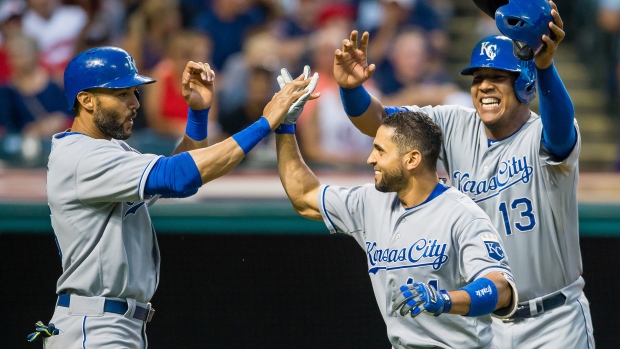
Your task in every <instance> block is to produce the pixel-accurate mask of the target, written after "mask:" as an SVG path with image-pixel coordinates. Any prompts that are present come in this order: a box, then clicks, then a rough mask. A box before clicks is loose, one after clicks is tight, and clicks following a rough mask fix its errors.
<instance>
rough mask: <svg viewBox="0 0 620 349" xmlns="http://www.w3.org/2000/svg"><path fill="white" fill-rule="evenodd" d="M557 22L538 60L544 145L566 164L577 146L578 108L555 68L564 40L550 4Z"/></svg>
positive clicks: (555, 17)
mask: <svg viewBox="0 0 620 349" xmlns="http://www.w3.org/2000/svg"><path fill="white" fill-rule="evenodd" d="M550 4H551V7H552V10H551V15H552V16H553V20H554V22H550V23H549V28H550V29H551V33H552V35H551V37H552V38H553V39H552V38H551V37H549V36H547V35H544V36H543V41H544V42H545V47H544V49H543V50H542V51H541V52H540V53H539V54H538V55H537V56H536V57H535V60H534V62H535V64H536V68H537V73H538V89H539V91H540V93H539V96H540V118H541V121H542V124H543V135H542V143H543V145H544V146H545V147H546V148H547V149H549V151H550V152H551V153H552V154H553V155H555V156H556V157H557V158H558V159H561V160H564V159H566V157H568V155H569V154H570V153H571V151H572V150H573V147H574V146H575V144H576V142H577V131H576V129H575V125H574V119H575V108H574V106H573V102H572V100H571V98H570V96H569V95H568V91H567V90H566V87H565V86H564V84H563V83H562V80H561V79H560V76H559V74H558V72H557V70H556V69H555V66H554V64H553V56H554V55H555V52H556V50H557V47H558V45H559V44H560V42H561V41H562V40H563V39H564V36H565V33H564V31H563V22H562V19H561V18H560V14H559V13H558V11H557V6H556V5H555V3H553V2H550Z"/></svg>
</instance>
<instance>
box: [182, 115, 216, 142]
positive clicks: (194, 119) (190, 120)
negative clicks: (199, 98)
mask: <svg viewBox="0 0 620 349" xmlns="http://www.w3.org/2000/svg"><path fill="white" fill-rule="evenodd" d="M209 109H211V108H207V109H201V110H194V109H191V108H187V124H186V125H185V134H186V135H187V136H188V137H189V138H191V139H193V140H195V141H202V140H204V139H205V138H207V122H208V120H209Z"/></svg>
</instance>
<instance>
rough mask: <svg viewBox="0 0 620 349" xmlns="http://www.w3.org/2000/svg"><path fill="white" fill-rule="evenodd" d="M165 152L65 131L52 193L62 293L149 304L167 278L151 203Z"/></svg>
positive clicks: (57, 141)
mask: <svg viewBox="0 0 620 349" xmlns="http://www.w3.org/2000/svg"><path fill="white" fill-rule="evenodd" d="M158 158H159V157H158V156H156V155H146V154H139V153H138V152H136V151H135V150H133V149H132V148H131V147H129V146H128V145H127V144H126V143H124V142H122V141H116V140H112V141H108V140H101V139H93V138H91V137H88V136H85V135H83V134H80V133H71V132H65V133H60V134H57V135H55V136H54V137H53V139H52V151H51V153H50V157H49V162H48V167H47V196H48V203H49V208H50V215H51V221H52V227H53V228H54V233H55V234H56V238H57V241H58V248H59V250H60V253H61V259H62V268H63V273H62V275H61V277H60V278H59V279H58V284H57V289H56V292H57V293H59V294H60V293H71V294H77V295H81V296H102V297H114V298H123V299H125V298H131V299H135V300H136V301H138V302H141V303H147V302H148V301H149V300H150V299H151V297H152V296H153V294H154V292H155V289H156V288H157V284H158V281H159V275H158V274H159V247H158V245H157V239H156V236H155V231H154V230H153V227H152V224H151V219H150V216H149V212H148V209H147V207H146V205H145V203H147V202H149V200H151V199H154V198H150V197H145V196H144V193H143V190H144V185H145V181H146V177H147V175H148V173H149V171H150V170H151V168H152V166H153V165H154V164H155V162H156V160H157V159H158Z"/></svg>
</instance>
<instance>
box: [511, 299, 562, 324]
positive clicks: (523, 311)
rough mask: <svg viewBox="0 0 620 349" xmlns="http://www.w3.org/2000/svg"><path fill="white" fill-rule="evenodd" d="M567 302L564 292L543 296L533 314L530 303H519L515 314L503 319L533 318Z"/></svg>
mask: <svg viewBox="0 0 620 349" xmlns="http://www.w3.org/2000/svg"><path fill="white" fill-rule="evenodd" d="M565 303H566V296H565V295H563V294H562V293H558V294H556V295H553V296H549V297H546V298H543V299H542V301H540V302H536V311H535V312H533V314H532V309H531V308H530V305H529V304H526V305H519V306H518V307H517V310H516V311H515V313H514V314H512V316H511V317H509V318H507V319H502V320H503V321H504V322H513V321H517V320H522V319H527V318H531V317H534V316H536V315H540V314H542V313H544V312H545V311H549V310H551V309H555V308H557V307H559V306H561V305H564V304H565Z"/></svg>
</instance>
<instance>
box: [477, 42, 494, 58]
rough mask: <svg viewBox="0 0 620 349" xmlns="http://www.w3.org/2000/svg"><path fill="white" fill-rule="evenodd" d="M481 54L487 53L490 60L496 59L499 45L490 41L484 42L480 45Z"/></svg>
mask: <svg viewBox="0 0 620 349" xmlns="http://www.w3.org/2000/svg"><path fill="white" fill-rule="evenodd" d="M480 55H481V56H482V55H486V56H487V57H488V58H489V59H490V60H493V59H495V56H497V45H496V44H491V43H490V42H488V41H485V42H483V43H482V46H480Z"/></svg>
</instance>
